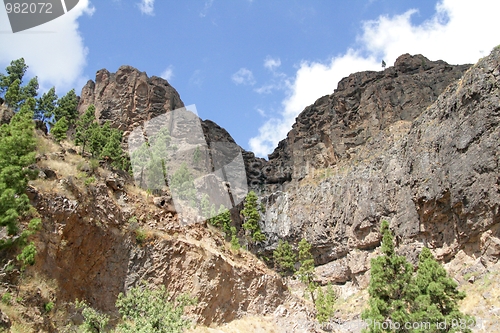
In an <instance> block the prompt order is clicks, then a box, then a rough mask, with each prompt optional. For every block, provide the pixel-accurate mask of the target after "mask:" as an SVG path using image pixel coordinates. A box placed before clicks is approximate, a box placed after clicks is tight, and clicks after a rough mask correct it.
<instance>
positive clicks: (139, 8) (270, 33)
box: [0, 0, 500, 156]
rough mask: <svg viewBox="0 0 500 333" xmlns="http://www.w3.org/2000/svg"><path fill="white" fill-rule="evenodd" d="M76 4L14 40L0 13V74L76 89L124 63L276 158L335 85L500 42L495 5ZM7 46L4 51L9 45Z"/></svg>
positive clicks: (369, 0) (122, 0)
mask: <svg viewBox="0 0 500 333" xmlns="http://www.w3.org/2000/svg"><path fill="white" fill-rule="evenodd" d="M470 3H471V2H470V1H467V0H441V1H438V0H424V1H418V2H417V1H413V0H412V1H410V0H349V1H347V0H346V1H340V0H339V1H307V2H306V1H294V0H291V1H264V0H252V1H250V0H232V1H229V0H224V1H222V0H206V1H165V0H161V1H160V0H157V1H154V0H100V1H88V0H80V3H79V4H78V6H77V7H76V8H75V9H73V10H72V11H70V12H69V13H68V14H66V15H64V16H62V17H60V18H58V19H56V20H54V21H51V22H49V23H47V24H44V25H42V26H39V27H36V28H33V29H30V30H28V31H26V32H20V33H17V34H12V33H11V32H10V27H9V25H8V20H7V16H6V14H5V10H4V9H3V8H2V9H0V45H2V47H1V48H0V67H1V68H2V69H3V68H5V67H6V66H7V65H8V63H9V62H10V60H12V59H16V58H19V57H24V58H25V59H26V62H27V64H28V65H29V66H30V72H29V73H28V75H29V76H33V75H37V76H38V77H39V80H40V82H41V90H46V89H48V88H50V87H51V86H53V85H55V86H56V90H57V92H58V93H59V95H62V94H63V93H65V92H66V91H67V90H69V89H71V88H75V89H76V91H77V93H79V92H80V91H81V88H82V86H83V84H84V83H85V82H86V81H87V80H88V79H94V77H95V72H96V71H97V70H99V69H101V68H106V69H108V70H110V71H112V72H114V71H116V70H117V69H118V67H119V66H121V65H125V64H126V65H131V66H134V67H136V68H138V69H140V70H142V71H146V72H147V74H148V75H150V76H152V75H157V76H163V77H165V78H167V79H168V81H169V82H170V83H171V84H172V85H173V86H174V87H175V88H176V89H177V91H178V92H179V94H180V96H181V99H182V100H183V101H184V103H185V104H186V105H189V104H196V107H197V110H198V114H199V116H200V117H201V118H203V119H207V118H208V119H211V120H214V121H215V122H217V123H218V124H219V125H221V126H222V127H224V128H226V129H227V130H228V131H229V133H230V134H231V135H232V136H233V138H234V139H235V140H236V141H237V142H238V143H239V144H240V145H241V146H242V147H243V148H245V149H249V150H253V151H255V152H256V153H257V154H258V155H260V156H266V154H268V153H270V152H272V150H273V148H274V147H275V146H276V144H277V142H278V141H279V140H280V139H283V138H284V137H285V136H286V133H287V132H288V130H289V129H290V128H291V125H292V123H293V120H294V119H295V117H296V116H297V115H298V113H300V111H302V109H303V108H304V107H305V106H307V105H309V104H311V103H313V102H314V101H315V100H316V99H317V98H319V97H321V96H323V95H325V94H330V93H332V92H333V90H334V89H335V88H336V85H337V82H338V81H339V80H340V79H341V78H342V77H344V76H347V75H348V74H349V73H352V72H355V71H360V70H381V66H380V62H381V60H382V59H384V60H385V61H386V62H387V64H388V65H392V64H393V63H394V61H395V59H396V58H397V56H399V55H401V54H403V53H407V52H408V53H412V54H416V53H421V54H424V55H425V56H427V57H428V58H430V59H431V60H437V59H443V60H445V61H448V62H450V63H471V62H475V61H477V60H478V59H479V58H480V57H481V56H484V55H487V54H488V53H489V51H490V50H491V49H492V48H493V47H494V46H495V45H497V44H499V43H500V37H498V36H497V32H498V18H497V15H498V13H499V12H500V1H497V0H477V1H474V2H473V4H474V5H471V4H470ZM6 45H8V46H7V47H6Z"/></svg>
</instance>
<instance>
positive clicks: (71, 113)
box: [53, 89, 95, 125]
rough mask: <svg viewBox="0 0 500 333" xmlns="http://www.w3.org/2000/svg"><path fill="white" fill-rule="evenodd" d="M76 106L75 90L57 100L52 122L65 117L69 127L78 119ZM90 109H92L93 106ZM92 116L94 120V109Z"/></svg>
mask: <svg viewBox="0 0 500 333" xmlns="http://www.w3.org/2000/svg"><path fill="white" fill-rule="evenodd" d="M77 106H78V96H76V93H75V89H71V90H70V91H68V93H67V94H66V95H64V96H63V97H61V98H59V99H58V100H57V107H56V108H55V109H54V110H53V112H54V122H56V121H58V120H59V119H61V118H62V117H66V119H67V120H68V123H69V124H70V125H72V124H74V123H75V121H76V119H77V118H78V111H77V110H76V108H77ZM92 107H93V108H94V106H93V105H92ZM89 108H90V107H89ZM87 110H88V109H87ZM92 114H93V115H94V119H95V108H94V111H93V113H92Z"/></svg>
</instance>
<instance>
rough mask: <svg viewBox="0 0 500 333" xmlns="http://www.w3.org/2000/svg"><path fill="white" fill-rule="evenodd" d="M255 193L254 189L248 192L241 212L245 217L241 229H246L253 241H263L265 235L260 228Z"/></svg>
mask: <svg viewBox="0 0 500 333" xmlns="http://www.w3.org/2000/svg"><path fill="white" fill-rule="evenodd" d="M257 200H258V198H257V195H256V194H255V192H254V191H250V192H248V194H247V196H246V198H245V203H244V206H243V210H242V211H241V214H243V216H244V217H245V222H244V223H243V229H245V230H248V232H249V233H250V236H251V239H252V241H253V242H263V241H264V240H265V239H266V237H265V235H264V234H263V233H262V231H261V230H260V226H259V221H260V213H259V206H258V203H257Z"/></svg>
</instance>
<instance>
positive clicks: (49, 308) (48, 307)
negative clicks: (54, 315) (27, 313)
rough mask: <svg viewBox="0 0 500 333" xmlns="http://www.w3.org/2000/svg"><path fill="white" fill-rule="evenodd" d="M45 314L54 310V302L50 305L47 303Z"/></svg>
mask: <svg viewBox="0 0 500 333" xmlns="http://www.w3.org/2000/svg"><path fill="white" fill-rule="evenodd" d="M44 308H45V312H50V311H52V309H53V308H54V302H52V301H50V302H48V303H45V306H44Z"/></svg>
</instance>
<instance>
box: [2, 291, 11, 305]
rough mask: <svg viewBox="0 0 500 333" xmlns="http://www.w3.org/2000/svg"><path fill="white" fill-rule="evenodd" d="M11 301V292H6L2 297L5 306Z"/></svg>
mask: <svg viewBox="0 0 500 333" xmlns="http://www.w3.org/2000/svg"><path fill="white" fill-rule="evenodd" d="M11 299H12V295H11V294H10V293H9V292H6V293H4V294H3V295H2V303H3V304H9V303H10V300H11Z"/></svg>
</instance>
